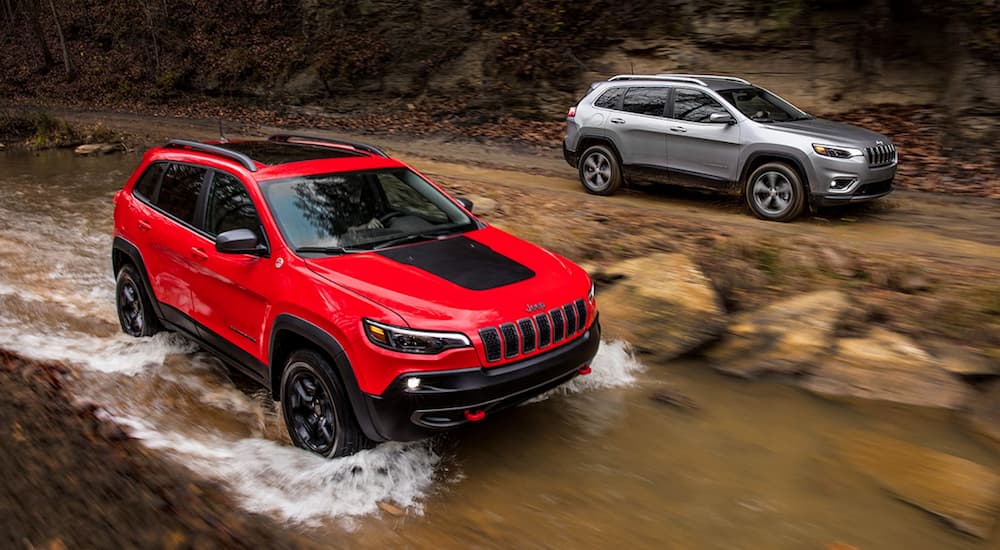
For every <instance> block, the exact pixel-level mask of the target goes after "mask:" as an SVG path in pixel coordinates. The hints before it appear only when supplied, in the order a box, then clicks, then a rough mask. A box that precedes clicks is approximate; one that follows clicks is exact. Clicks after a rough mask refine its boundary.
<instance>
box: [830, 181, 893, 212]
mask: <svg viewBox="0 0 1000 550" xmlns="http://www.w3.org/2000/svg"><path fill="white" fill-rule="evenodd" d="M892 181H893V180H891V179H889V180H885V181H876V182H872V183H863V184H861V185H859V186H858V187H857V189H855V190H854V191H853V192H852V193H847V194H840V193H825V194H818V195H813V196H812V203H813V205H815V206H837V205H842V204H852V203H856V202H865V201H870V200H875V199H877V198H880V197H884V196H886V195H888V194H889V193H892V189H893V185H892Z"/></svg>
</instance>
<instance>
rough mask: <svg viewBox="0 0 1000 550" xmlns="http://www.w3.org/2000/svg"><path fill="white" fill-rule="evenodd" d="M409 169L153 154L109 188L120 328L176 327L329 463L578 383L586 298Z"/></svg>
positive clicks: (526, 246)
mask: <svg viewBox="0 0 1000 550" xmlns="http://www.w3.org/2000/svg"><path fill="white" fill-rule="evenodd" d="M471 209H472V204H471V202H469V201H468V200H466V199H454V198H452V197H450V196H448V195H447V194H446V193H445V192H444V191H442V190H441V189H440V188H439V187H438V186H437V185H435V184H434V183H432V182H431V181H430V180H428V179H427V178H425V177H424V176H422V175H421V174H419V173H418V172H416V171H415V170H413V169H411V168H410V167H408V166H407V165H405V164H403V163H402V162H399V161H397V160H394V159H392V158H389V157H388V156H387V155H386V154H385V153H383V152H382V151H381V150H379V149H377V148H375V147H372V146H370V145H365V144H361V143H355V142H349V141H342V140H329V139H324V138H316V137H309V136H290V135H278V136H272V137H270V138H268V139H267V140H252V141H232V142H229V141H226V140H220V141H219V142H214V143H199V142H194V141H186V140H174V141H171V142H169V143H167V144H166V145H164V146H162V147H156V148H153V149H151V150H149V151H148V152H147V153H146V155H145V156H144V157H143V159H142V161H141V162H140V164H139V166H138V168H137V169H136V170H135V173H134V174H133V175H132V176H131V177H130V179H129V180H128V182H127V183H126V184H125V186H124V188H123V189H122V190H120V191H119V192H117V193H116V195H115V213H114V243H113V250H112V260H113V267H114V272H115V276H116V280H117V287H116V303H117V310H118V317H119V321H120V323H121V327H122V330H123V331H124V332H126V333H128V334H130V335H133V336H149V335H151V334H154V333H155V332H157V331H158V330H160V329H162V328H166V329H170V330H173V331H176V332H179V333H182V334H184V335H186V336H187V337H189V338H191V339H193V340H194V341H196V342H198V343H200V344H201V345H202V346H203V347H204V348H206V349H208V350H210V351H212V352H214V353H215V354H216V355H218V356H219V357H220V358H221V359H222V360H223V361H224V362H225V363H227V364H228V365H230V366H232V367H235V368H237V369H240V370H242V371H243V372H245V373H247V374H248V375H249V376H250V377H252V378H253V379H255V380H256V381H258V382H260V383H261V384H263V385H264V386H265V387H267V388H268V389H269V391H270V393H271V395H272V396H273V398H274V399H275V400H277V401H280V402H281V408H282V412H283V416H284V418H285V421H286V425H287V427H288V431H289V434H290V435H291V438H292V441H293V442H294V443H295V444H296V445H297V446H299V447H302V448H304V449H307V450H309V451H312V452H315V453H318V454H320V455H324V456H328V457H333V456H343V455H347V454H351V453H353V452H356V451H358V450H359V449H362V448H365V447H367V446H370V445H371V444H372V443H373V442H378V441H386V440H413V439H418V438H421V437H424V436H426V435H428V434H432V433H434V432H437V431H440V430H445V429H449V428H454V427H456V426H460V425H463V424H466V423H469V422H475V421H478V420H481V419H482V418H483V417H485V416H486V415H487V414H492V413H494V412H496V411H500V410H502V409H504V408H507V407H510V406H512V405H515V404H517V403H520V402H523V401H525V400H527V399H529V398H531V397H533V396H535V395H538V394H540V393H542V392H544V391H546V390H548V389H551V388H553V387H555V386H557V385H559V384H562V383H563V382H566V381H568V380H570V379H572V378H573V377H575V376H577V375H579V374H587V373H589V372H590V366H589V363H590V361H591V359H592V358H593V357H594V354H595V353H596V352H597V348H598V345H599V343H600V325H599V323H598V314H597V308H596V305H595V301H594V286H593V284H592V282H591V280H590V278H589V277H588V276H587V274H586V273H585V272H584V271H583V270H582V269H580V268H579V267H578V266H576V265H575V264H573V263H572V262H570V261H568V260H566V259H565V258H562V257H560V256H558V255H556V254H554V253H552V252H549V251H546V250H544V249H542V248H540V247H538V246H535V245H533V244H530V243H527V242H525V241H522V240H520V239H518V238H516V237H514V236H512V235H509V234H507V233H505V232H503V231H500V230H499V229H496V228H494V227H491V226H489V225H488V224H486V223H484V222H482V221H481V220H479V219H477V218H476V217H475V216H474V215H473V214H472V213H471Z"/></svg>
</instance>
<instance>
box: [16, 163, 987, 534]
mask: <svg viewBox="0 0 1000 550" xmlns="http://www.w3.org/2000/svg"><path fill="white" fill-rule="evenodd" d="M137 161H138V157H136V156H132V155H126V156H109V157H102V158H76V157H73V156H72V155H70V154H69V153H67V152H46V153H41V154H30V153H22V152H5V153H4V152H0V190H2V191H0V347H5V348H9V349H13V350H15V351H18V352H21V353H23V354H25V355H28V356H32V357H37V358H49V359H65V360H69V361H72V362H74V363H76V364H77V365H79V366H80V367H81V370H82V371H83V373H84V376H83V377H82V379H81V380H79V381H78V382H75V384H76V386H75V387H74V391H75V393H76V394H77V395H78V396H80V398H81V399H86V400H91V401H95V402H98V403H100V404H101V405H102V406H103V407H104V408H105V410H106V411H107V413H108V415H110V416H111V417H113V418H115V419H116V420H118V421H119V422H121V423H123V424H126V425H127V426H129V427H130V429H131V432H132V433H133V434H134V435H135V436H136V437H139V438H141V439H142V440H143V441H144V442H145V443H146V444H147V445H149V446H151V447H154V448H158V449H160V450H161V451H162V452H163V453H165V454H166V455H167V456H169V457H171V458H172V459H174V460H176V461H178V462H180V463H182V464H185V465H187V466H189V467H190V468H192V469H193V470H194V471H196V472H198V473H200V474H202V475H205V476H207V477H210V478H213V479H216V480H218V481H220V482H222V483H223V484H224V485H226V486H227V487H228V488H229V489H230V490H231V491H232V492H233V493H234V495H235V496H236V498H237V500H238V501H239V502H240V503H241V504H242V505H243V506H245V507H246V508H247V509H248V510H253V511H256V512H262V513H266V514H269V515H271V516H273V517H275V518H276V519H277V520H279V521H281V522H285V523H287V524H288V525H290V526H291V527H293V528H294V529H297V530H300V531H302V532H303V533H306V534H307V535H309V536H311V537H315V538H316V539H317V540H320V541H328V542H330V543H331V544H334V545H337V546H344V545H347V546H356V547H373V548H382V547H385V546H386V545H391V547H400V546H408V547H443V546H444V547H494V546H500V547H507V548H532V547H557V548H603V547H609V546H611V545H613V544H618V545H622V546H623V547H629V548H632V547H643V548H726V549H731V548H796V549H798V548H819V549H825V548H828V547H830V546H831V545H834V544H835V543H840V544H845V545H853V546H855V547H857V548H859V549H869V548H914V549H916V548H928V549H930V548H934V549H940V548H990V547H991V546H990V545H989V543H983V542H980V541H977V540H975V539H972V538H969V537H966V536H963V535H961V534H958V533H956V532H954V531H952V530H951V529H949V528H948V527H946V526H944V525H943V524H942V523H940V522H939V521H938V520H936V519H935V518H933V517H932V516H930V515H929V514H927V513H925V512H923V511H920V510H918V509H916V508H914V507H911V506H909V505H907V504H904V503H902V502H900V501H897V500H894V499H893V498H892V497H891V496H889V495H888V494H886V493H884V492H883V491H881V490H880V489H879V488H878V487H876V486H875V485H874V484H873V483H872V482H870V481H869V480H868V479H867V478H865V477H864V476H862V475H860V474H858V473H856V472H854V471H853V470H852V469H851V468H850V467H849V466H847V465H845V464H843V463H842V461H841V460H840V459H839V458H838V455H837V452H836V443H837V440H838V438H839V437H842V435H841V434H842V433H843V432H844V431H846V430H851V429H865V430H871V431H875V432H879V433H883V434H887V435H891V436H894V437H898V438H902V439H906V440H909V441H912V442H915V443H918V444H922V445H926V446H929V447H932V448H936V449H939V450H942V451H946V452H950V453H953V454H957V455H959V456H962V457H965V458H968V459H971V460H974V461H977V462H979V463H981V464H985V465H988V466H991V467H993V468H995V469H1000V461H998V460H997V459H996V457H994V456H991V455H990V454H989V453H988V452H987V451H986V450H985V449H983V448H982V447H980V446H979V445H978V444H977V443H976V442H975V441H974V440H973V439H971V438H969V437H967V436H966V435H965V434H964V433H963V432H962V431H961V430H960V429H959V427H958V424H957V421H956V420H955V419H953V418H950V417H949V416H947V415H932V414H929V413H918V412H917V411H914V410H912V409H906V408H899V407H889V406H872V405H870V406H867V407H856V406H852V405H847V404H840V403H833V402H828V401H824V400H821V399H817V398H814V397H812V396H809V395H807V394H805V393H803V392H801V391H800V390H797V389H795V388H792V387H786V386H783V385H781V384H778V383H775V382H767V381H764V382H754V383H747V382H742V381H738V380H733V379H730V378H726V377H723V376H720V375H717V374H714V373H713V372H711V371H709V370H708V369H707V368H706V367H705V365H703V364H700V363H698V362H697V361H693V360H687V361H680V362H675V363H670V364H653V363H643V362H642V360H641V358H639V359H636V358H633V357H632V356H631V355H630V354H629V353H628V351H627V347H626V346H624V345H623V344H621V343H619V342H605V343H604V345H603V347H602V349H601V351H600V354H599V357H598V359H597V360H596V361H595V364H594V371H595V372H594V374H593V375H591V376H589V377H585V378H581V379H578V381H577V382H574V384H573V385H571V386H569V387H567V388H564V389H562V390H561V391H558V392H557V393H556V394H553V395H548V396H545V397H544V398H543V399H541V400H539V401H537V402H534V403H530V404H527V405H525V406H522V407H519V408H517V409H515V410H513V411H511V412H510V413H508V414H505V415H502V416H499V417H497V418H494V419H493V420H492V421H489V422H486V423H484V424H483V425H478V426H476V427H475V428H474V429H468V430H465V431H461V432H458V433H454V434H449V435H447V436H444V437H441V438H439V439H435V440H432V441H425V442H419V443H413V444H385V445H382V446H380V447H378V448H376V449H374V450H371V451H366V452H363V453H360V454H358V455H356V456H353V457H349V458H344V459H338V460H324V459H320V458H317V457H314V456H312V455H310V454H308V453H306V452H304V451H300V450H298V449H295V448H293V447H290V446H289V445H288V444H287V436H286V435H285V434H284V432H283V428H282V427H281V424H280V421H279V419H278V418H277V417H276V414H275V409H274V407H273V406H272V405H271V404H270V403H269V402H268V400H267V398H266V397H265V396H264V395H263V394H262V393H261V392H260V391H259V390H258V389H257V388H255V387H254V386H253V384H252V383H250V382H248V381H247V380H245V379H244V378H242V377H240V376H239V375H237V374H235V373H230V372H228V371H227V370H226V369H225V368H223V367H222V366H221V365H220V363H218V361H216V360H215V359H213V358H212V357H211V356H210V355H208V354H206V353H204V352H200V351H198V350H197V349H196V347H195V346H193V345H192V344H190V343H189V342H186V341H185V340H183V339H182V338H180V337H177V336H172V335H169V334H161V335H158V336H157V337H155V338H147V339H132V338H128V337H125V336H123V335H121V334H120V333H119V330H118V326H117V320H116V316H115V312H114V282H113V279H112V275H111V265H110V246H111V227H112V225H111V197H112V194H113V193H114V192H115V191H116V190H117V189H118V188H119V187H120V186H121V185H122V184H123V183H124V181H125V179H126V178H127V177H128V175H129V173H130V172H131V170H132V169H133V168H134V166H135V165H136V163H137ZM663 387H670V388H673V389H674V390H677V391H680V392H682V393H683V394H685V395H687V396H689V397H690V398H692V399H693V400H694V401H695V402H697V404H698V405H699V410H697V411H681V410H678V409H674V408H671V407H669V406H666V405H662V404H659V403H657V402H654V401H652V400H650V398H649V396H650V395H651V394H652V393H653V392H655V391H656V390H657V389H659V388H663ZM379 503H390V504H392V505H393V506H395V507H398V508H400V509H402V510H403V515H393V514H392V513H390V512H386V511H384V510H382V509H380V508H379ZM387 508H388V507H387Z"/></svg>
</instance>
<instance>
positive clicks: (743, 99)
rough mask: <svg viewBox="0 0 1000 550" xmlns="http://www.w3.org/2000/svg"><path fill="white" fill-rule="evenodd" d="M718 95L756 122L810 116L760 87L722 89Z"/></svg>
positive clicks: (783, 120)
mask: <svg viewBox="0 0 1000 550" xmlns="http://www.w3.org/2000/svg"><path fill="white" fill-rule="evenodd" d="M719 95H720V96H722V98H723V99H725V100H726V102H727V103H729V104H730V105H732V106H733V107H736V108H737V109H739V111H740V112H741V113H743V114H744V115H746V116H747V117H749V118H750V120H756V121H757V122H789V121H792V120H806V119H808V118H812V117H811V116H809V115H807V114H806V113H805V112H803V111H801V110H799V109H798V108H796V107H795V106H794V105H792V104H791V103H789V102H787V101H785V100H784V99H781V98H780V97H778V96H776V95H774V94H772V93H771V92H768V91H767V90H764V89H762V88H756V87H753V88H736V89H734V90H722V91H720V92H719Z"/></svg>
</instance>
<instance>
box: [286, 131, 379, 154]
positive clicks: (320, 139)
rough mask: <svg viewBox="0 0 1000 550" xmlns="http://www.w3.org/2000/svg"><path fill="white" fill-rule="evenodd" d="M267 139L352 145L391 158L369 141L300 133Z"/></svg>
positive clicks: (353, 147) (359, 149) (343, 145)
mask: <svg viewBox="0 0 1000 550" xmlns="http://www.w3.org/2000/svg"><path fill="white" fill-rule="evenodd" d="M267 140H268V141H280V142H283V143H293V142H296V141H300V142H301V141H310V142H314V143H318V144H320V145H323V144H327V145H335V146H342V147H350V148H352V149H357V150H358V151H364V152H366V153H370V154H372V155H377V156H380V157H385V158H389V155H387V154H385V151H383V150H381V149H379V148H378V147H375V146H374V145H368V144H367V143H361V142H358V141H349V140H346V139H333V138H325V137H317V136H304V135H300V134H275V135H273V136H271V137H269V138H267Z"/></svg>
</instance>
